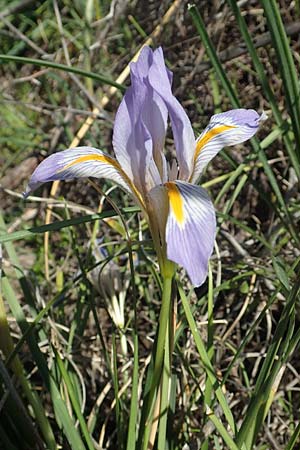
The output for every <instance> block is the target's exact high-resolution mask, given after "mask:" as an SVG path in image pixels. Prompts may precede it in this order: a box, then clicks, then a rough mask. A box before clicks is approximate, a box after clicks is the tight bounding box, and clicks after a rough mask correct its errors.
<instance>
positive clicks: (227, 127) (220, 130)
mask: <svg viewBox="0 0 300 450" xmlns="http://www.w3.org/2000/svg"><path fill="white" fill-rule="evenodd" d="M232 128H237V127H236V126H234V125H220V126H218V127H214V128H212V129H211V130H209V131H208V132H207V133H205V134H204V135H203V136H202V137H201V138H200V139H199V141H198V142H197V144H196V151H195V155H194V160H195V161H196V159H197V158H198V156H199V154H200V152H201V150H202V148H203V147H204V146H205V145H206V144H207V143H208V142H209V141H210V140H211V139H213V138H214V137H216V136H218V135H219V134H221V133H223V132H224V131H229V130H231V129H232Z"/></svg>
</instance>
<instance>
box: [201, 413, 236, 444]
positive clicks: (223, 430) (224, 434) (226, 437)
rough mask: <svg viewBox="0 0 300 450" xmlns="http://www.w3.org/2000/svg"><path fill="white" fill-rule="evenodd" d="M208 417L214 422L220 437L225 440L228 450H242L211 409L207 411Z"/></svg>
mask: <svg viewBox="0 0 300 450" xmlns="http://www.w3.org/2000/svg"><path fill="white" fill-rule="evenodd" d="M207 416H208V417H209V419H210V420H211V421H212V423H213V424H214V426H215V427H216V429H217V430H218V432H219V434H220V436H221V437H222V439H223V440H224V442H225V444H226V448H227V449H228V450H240V447H238V446H237V445H236V443H235V442H234V440H233V439H232V437H231V436H230V435H229V434H228V432H227V430H226V428H225V427H224V425H223V424H222V422H221V421H220V420H219V419H218V417H217V416H216V415H215V414H214V413H213V411H211V410H210V409H208V410H207Z"/></svg>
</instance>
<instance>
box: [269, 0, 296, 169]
mask: <svg viewBox="0 0 300 450" xmlns="http://www.w3.org/2000/svg"><path fill="white" fill-rule="evenodd" d="M261 4H262V6H263V8H264V12H265V16H266V18H267V21H268V26H269V30H270V32H271V37H272V41H273V45H274V48H275V51H276V54H277V58H278V61H280V64H279V70H280V72H281V77H282V80H283V85H284V90H285V98H286V102H287V107H288V109H289V113H290V116H291V119H292V126H293V131H294V134H295V141H296V151H297V157H298V161H300V85H299V78H298V74H297V69H296V66H295V63H294V60H293V55H292V51H291V48H290V45H289V41H288V38H287V35H286V32H285V29H284V25H283V21H282V18H281V15H280V9H279V5H278V4H277V2H276V0H261Z"/></svg>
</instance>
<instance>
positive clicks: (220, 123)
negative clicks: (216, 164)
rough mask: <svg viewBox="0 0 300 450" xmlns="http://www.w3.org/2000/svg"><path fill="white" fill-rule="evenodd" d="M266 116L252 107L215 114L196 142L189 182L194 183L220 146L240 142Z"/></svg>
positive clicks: (255, 128)
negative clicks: (192, 169)
mask: <svg viewBox="0 0 300 450" xmlns="http://www.w3.org/2000/svg"><path fill="white" fill-rule="evenodd" d="M265 118H266V116H265V114H264V113H263V114H262V115H261V116H259V114H258V113H257V112H256V111H254V110H253V109H233V110H231V111H227V112H224V113H220V114H215V115H214V116H212V118H211V119H210V122H209V124H208V126H207V127H206V128H205V130H204V131H203V132H202V133H201V135H200V136H199V138H198V139H197V142H196V148H195V154H194V171H193V174H192V176H191V178H190V182H191V183H194V182H196V180H197V179H198V177H199V176H200V174H201V172H202V171H203V169H204V167H205V166H206V165H207V164H208V163H209V162H210V161H211V159H212V158H214V156H216V154H217V153H219V151H220V150H222V148H224V147H226V146H230V145H235V144H240V143H242V142H245V141H247V140H248V139H250V138H251V137H252V136H254V134H255V133H256V132H257V130H258V128H259V122H260V121H261V120H264V119H265Z"/></svg>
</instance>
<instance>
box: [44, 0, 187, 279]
mask: <svg viewBox="0 0 300 450" xmlns="http://www.w3.org/2000/svg"><path fill="white" fill-rule="evenodd" d="M180 5H181V0H175V1H174V2H173V3H172V5H171V6H170V8H169V9H168V10H167V12H166V13H165V15H164V16H163V17H162V19H161V22H160V23H159V24H158V25H157V26H156V27H155V28H154V30H153V31H152V33H151V34H150V36H149V37H148V38H147V39H146V41H145V42H144V44H143V45H142V46H141V47H140V49H139V50H138V51H137V52H136V54H135V55H134V56H133V58H132V59H131V61H130V62H132V61H136V60H137V58H138V56H139V54H140V52H141V50H142V48H143V47H145V46H146V45H151V44H153V41H154V39H156V38H157V37H158V36H159V35H160V34H161V32H162V31H163V27H164V26H165V25H166V24H167V23H168V22H169V21H170V19H171V17H172V16H173V14H175V12H176V11H177V9H178V8H179V7H180ZM129 64H130V63H129ZM129 64H128V65H127V66H126V67H125V69H124V70H123V71H122V72H121V74H120V75H119V76H118V78H117V79H116V82H117V83H119V84H122V83H124V81H125V80H126V79H127V77H128V75H129V73H130V67H129ZM116 92H117V88H116V87H114V86H111V87H110V88H109V91H108V93H107V94H106V95H104V97H102V99H101V101H100V105H99V107H98V106H96V107H94V108H93V111H92V112H93V114H92V115H91V116H89V117H88V118H87V119H86V120H85V122H84V123H83V125H82V126H81V127H80V129H79V130H78V132H77V134H76V136H75V138H74V139H73V141H72V142H71V144H70V147H71V148H72V147H77V146H78V144H79V143H80V141H81V140H82V139H83V138H84V136H85V135H86V133H87V132H88V130H89V129H90V127H91V126H92V124H93V123H94V120H95V119H96V118H97V115H98V114H99V113H100V110H101V109H104V108H105V107H106V106H107V105H108V103H109V101H110V99H111V97H112V96H113V95H114V94H115V93H116ZM58 186H59V181H54V183H53V184H52V187H51V191H50V196H51V197H54V196H55V195H56V192H57V190H58ZM52 209H53V206H52V205H49V207H48V209H47V212H46V219H45V224H46V225H48V224H49V223H50V221H51V215H52ZM48 251H49V233H48V232H46V233H45V235H44V252H45V278H46V279H47V280H49V258H48Z"/></svg>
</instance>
